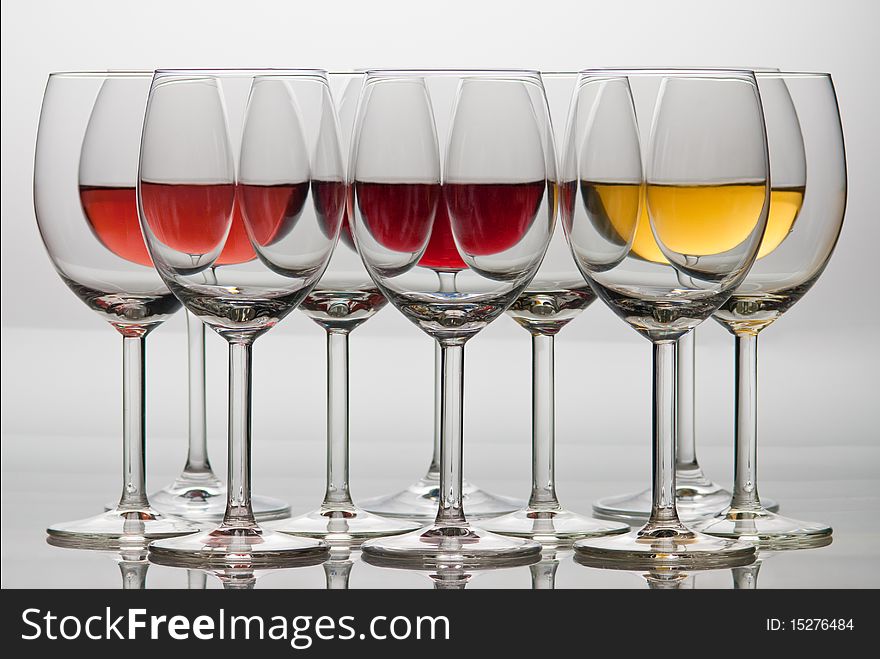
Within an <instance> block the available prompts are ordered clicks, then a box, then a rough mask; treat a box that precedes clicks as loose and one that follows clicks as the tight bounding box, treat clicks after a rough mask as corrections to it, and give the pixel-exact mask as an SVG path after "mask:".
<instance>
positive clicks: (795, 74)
mask: <svg viewBox="0 0 880 659" xmlns="http://www.w3.org/2000/svg"><path fill="white" fill-rule="evenodd" d="M755 77H757V78H826V79H828V80H831V74H830V73H827V72H824V71H784V70H777V71H755Z"/></svg>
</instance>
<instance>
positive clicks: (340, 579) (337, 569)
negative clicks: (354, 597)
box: [324, 561, 353, 590]
mask: <svg viewBox="0 0 880 659" xmlns="http://www.w3.org/2000/svg"><path fill="white" fill-rule="evenodd" d="M352 565H353V563H352V562H351V561H343V562H341V563H337V562H334V561H327V562H326V563H324V583H325V584H326V586H327V590H348V580H349V577H350V576H351V568H352Z"/></svg>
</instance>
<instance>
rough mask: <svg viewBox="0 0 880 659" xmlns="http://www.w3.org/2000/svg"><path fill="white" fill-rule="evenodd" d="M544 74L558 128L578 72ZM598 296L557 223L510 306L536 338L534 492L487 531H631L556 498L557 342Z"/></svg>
mask: <svg viewBox="0 0 880 659" xmlns="http://www.w3.org/2000/svg"><path fill="white" fill-rule="evenodd" d="M542 78H543V80H544V87H545V90H546V94H547V101H548V105H549V108H550V116H551V119H554V121H555V122H556V124H555V127H556V128H557V130H559V126H561V125H564V124H563V121H564V120H563V116H564V114H565V112H566V111H567V110H568V105H569V102H570V100H571V94H572V90H573V89H574V83H575V82H576V80H577V74H545V75H542ZM563 130H564V129H563ZM561 132H562V131H561V130H559V133H560V134H559V142H560V143H561V141H562V135H561ZM555 219H556V218H555V217H554V220H555ZM595 299H596V295H595V294H594V293H593V289H591V288H590V285H589V284H588V283H587V282H586V280H585V279H584V277H583V275H582V274H581V273H580V271H579V270H578V268H577V265H576V264H575V262H574V259H573V258H572V254H571V250H570V249H569V247H568V243H567V242H566V239H565V232H564V231H563V229H562V227H561V226H557V227H555V230H554V234H553V238H552V239H551V241H550V246H549V247H548V248H547V253H546V254H545V255H544V260H543V261H542V262H541V267H540V268H539V269H538V273H537V274H536V275H535V278H534V279H532V281H531V283H530V284H529V285H528V286H527V287H526V290H525V291H524V292H523V293H522V294H521V295H520V296H519V297H518V298H517V300H516V302H514V303H513V305H512V306H511V307H510V309H508V310H507V313H508V315H510V316H511V317H512V318H513V319H514V320H515V321H516V322H517V323H518V324H519V325H520V326H522V327H523V328H524V329H525V330H526V331H527V332H529V334H531V336H532V491H531V494H530V496H529V501H528V505H527V506H526V507H525V508H522V509H520V510H517V511H515V512H513V513H510V514H508V515H504V516H502V517H496V518H494V519H491V520H489V521H487V522H484V523H483V527H484V528H486V529H487V530H489V531H493V532H494V533H503V534H505V535H513V536H519V537H526V538H531V539H533V540H537V541H538V542H540V543H541V544H543V545H545V546H559V545H565V544H571V542H573V541H574V540H576V539H578V538H588V537H598V536H603V535H611V534H614V533H626V532H627V531H629V527H628V526H627V525H625V524H620V523H618V522H600V521H597V520H594V519H590V518H589V517H585V516H583V515H579V514H578V513H575V512H572V511H570V510H566V509H564V508H563V507H562V505H561V504H560V503H559V499H558V498H557V496H556V466H555V465H556V455H555V452H556V419H555V416H556V414H555V410H556V398H555V391H554V387H555V382H554V367H555V359H554V350H555V347H554V345H555V340H556V335H557V334H558V333H559V332H560V330H562V328H564V327H565V326H566V325H568V323H569V322H571V321H572V320H574V319H575V318H576V317H577V316H578V315H580V313H581V312H582V311H583V310H584V309H586V308H587V307H588V306H589V305H590V304H591V303H592V302H593V300H595Z"/></svg>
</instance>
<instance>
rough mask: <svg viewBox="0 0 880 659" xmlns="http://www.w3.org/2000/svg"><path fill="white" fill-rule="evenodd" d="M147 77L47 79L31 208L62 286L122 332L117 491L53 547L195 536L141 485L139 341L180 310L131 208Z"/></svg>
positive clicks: (63, 529) (69, 525)
mask: <svg viewBox="0 0 880 659" xmlns="http://www.w3.org/2000/svg"><path fill="white" fill-rule="evenodd" d="M151 78H152V74H151V73H144V72H114V73H107V72H96V73H86V72H82V73H53V74H52V75H50V76H49V82H48V83H47V85H46V91H45V95H44V97H43V107H42V112H41V114H40V125H39V131H38V133H37V147H36V155H35V159H34V209H35V211H36V217H37V224H38V226H39V229H40V235H41V236H42V239H43V243H44V244H45V246H46V250H47V251H48V253H49V257H50V258H51V260H52V263H53V265H54V266H55V269H56V270H57V271H58V274H59V275H60V276H61V278H62V280H63V281H64V283H65V284H67V285H68V286H69V287H70V289H71V290H72V291H73V292H74V293H75V294H76V295H77V296H78V297H79V298H80V299H81V300H82V301H83V302H85V303H86V305H88V306H89V307H90V308H91V309H93V310H94V311H96V312H97V313H98V314H99V315H100V316H101V317H102V318H103V319H104V320H106V321H107V322H109V323H110V324H111V326H113V327H114V328H115V329H116V330H117V331H118V332H119V333H120V334H121V335H122V344H123V380H122V386H123V388H122V397H123V412H122V420H123V433H122V440H123V451H122V456H123V462H122V467H123V474H122V475H123V487H122V495H121V497H120V499H119V501H118V503H116V504H115V505H114V506H113V507H112V508H111V509H110V510H108V511H106V512H104V513H103V514H100V515H97V516H95V517H90V518H88V519H83V520H77V521H74V522H64V523H59V524H53V525H52V526H51V527H49V529H48V533H49V536H50V539H51V542H52V543H53V544H61V545H65V546H72V547H83V548H89V547H94V548H112V547H118V546H137V545H139V544H140V545H143V544H144V543H146V542H148V541H149V540H151V539H155V538H166V537H172V536H177V535H182V534H187V533H192V532H193V531H196V530H197V529H198V527H197V525H194V524H193V523H190V522H187V521H184V520H182V519H178V518H175V517H171V516H166V515H162V514H160V513H159V512H157V511H156V510H155V509H153V508H152V507H151V506H150V503H149V501H148V499H147V491H146V482H145V481H146V479H145V422H146V410H145V403H146V398H145V391H144V388H145V372H144V367H145V352H144V349H145V341H146V338H147V335H148V334H149V333H150V332H151V331H152V330H154V329H155V328H156V327H158V326H159V325H160V324H161V323H162V322H163V321H164V320H166V319H167V318H168V317H169V316H170V315H171V314H173V313H174V312H176V311H177V310H178V309H179V308H180V303H179V302H178V301H177V299H176V298H175V297H174V296H173V295H172V294H171V292H170V291H169V290H168V288H167V286H166V285H165V283H164V282H163V281H162V280H161V279H160V277H159V275H158V274H156V271H155V270H154V268H153V265H152V262H151V260H150V256H149V254H148V253H147V250H146V247H145V246H144V241H143V238H142V237H141V231H140V226H139V224H138V219H137V204H136V201H135V181H136V180H137V162H138V150H139V146H140V135H141V126H142V124H143V117H144V107H145V105H146V100H147V91H148V90H149V86H150V80H151Z"/></svg>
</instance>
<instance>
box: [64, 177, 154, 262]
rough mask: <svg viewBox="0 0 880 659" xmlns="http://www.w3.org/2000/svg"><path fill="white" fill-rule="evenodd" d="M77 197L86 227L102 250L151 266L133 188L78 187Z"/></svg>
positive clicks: (151, 260)
mask: <svg viewBox="0 0 880 659" xmlns="http://www.w3.org/2000/svg"><path fill="white" fill-rule="evenodd" d="M79 198H80V202H81V203H82V207H83V211H84V212H85V215H86V219H87V220H88V221H89V226H90V227H91V228H92V231H93V232H94V234H95V236H96V237H97V238H98V240H100V241H101V244H102V245H104V247H106V248H107V249H109V250H110V251H111V252H113V253H114V254H116V256H119V257H120V258H123V259H125V260H126V261H131V262H132V263H137V264H139V265H147V266H152V265H153V259H151V258H150V253H149V252H148V251H147V246H146V245H145V244H144V237H143V235H142V234H141V225H140V223H139V222H138V211H137V193H136V191H135V189H134V188H111V187H95V186H88V185H81V186H80V188H79Z"/></svg>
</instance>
